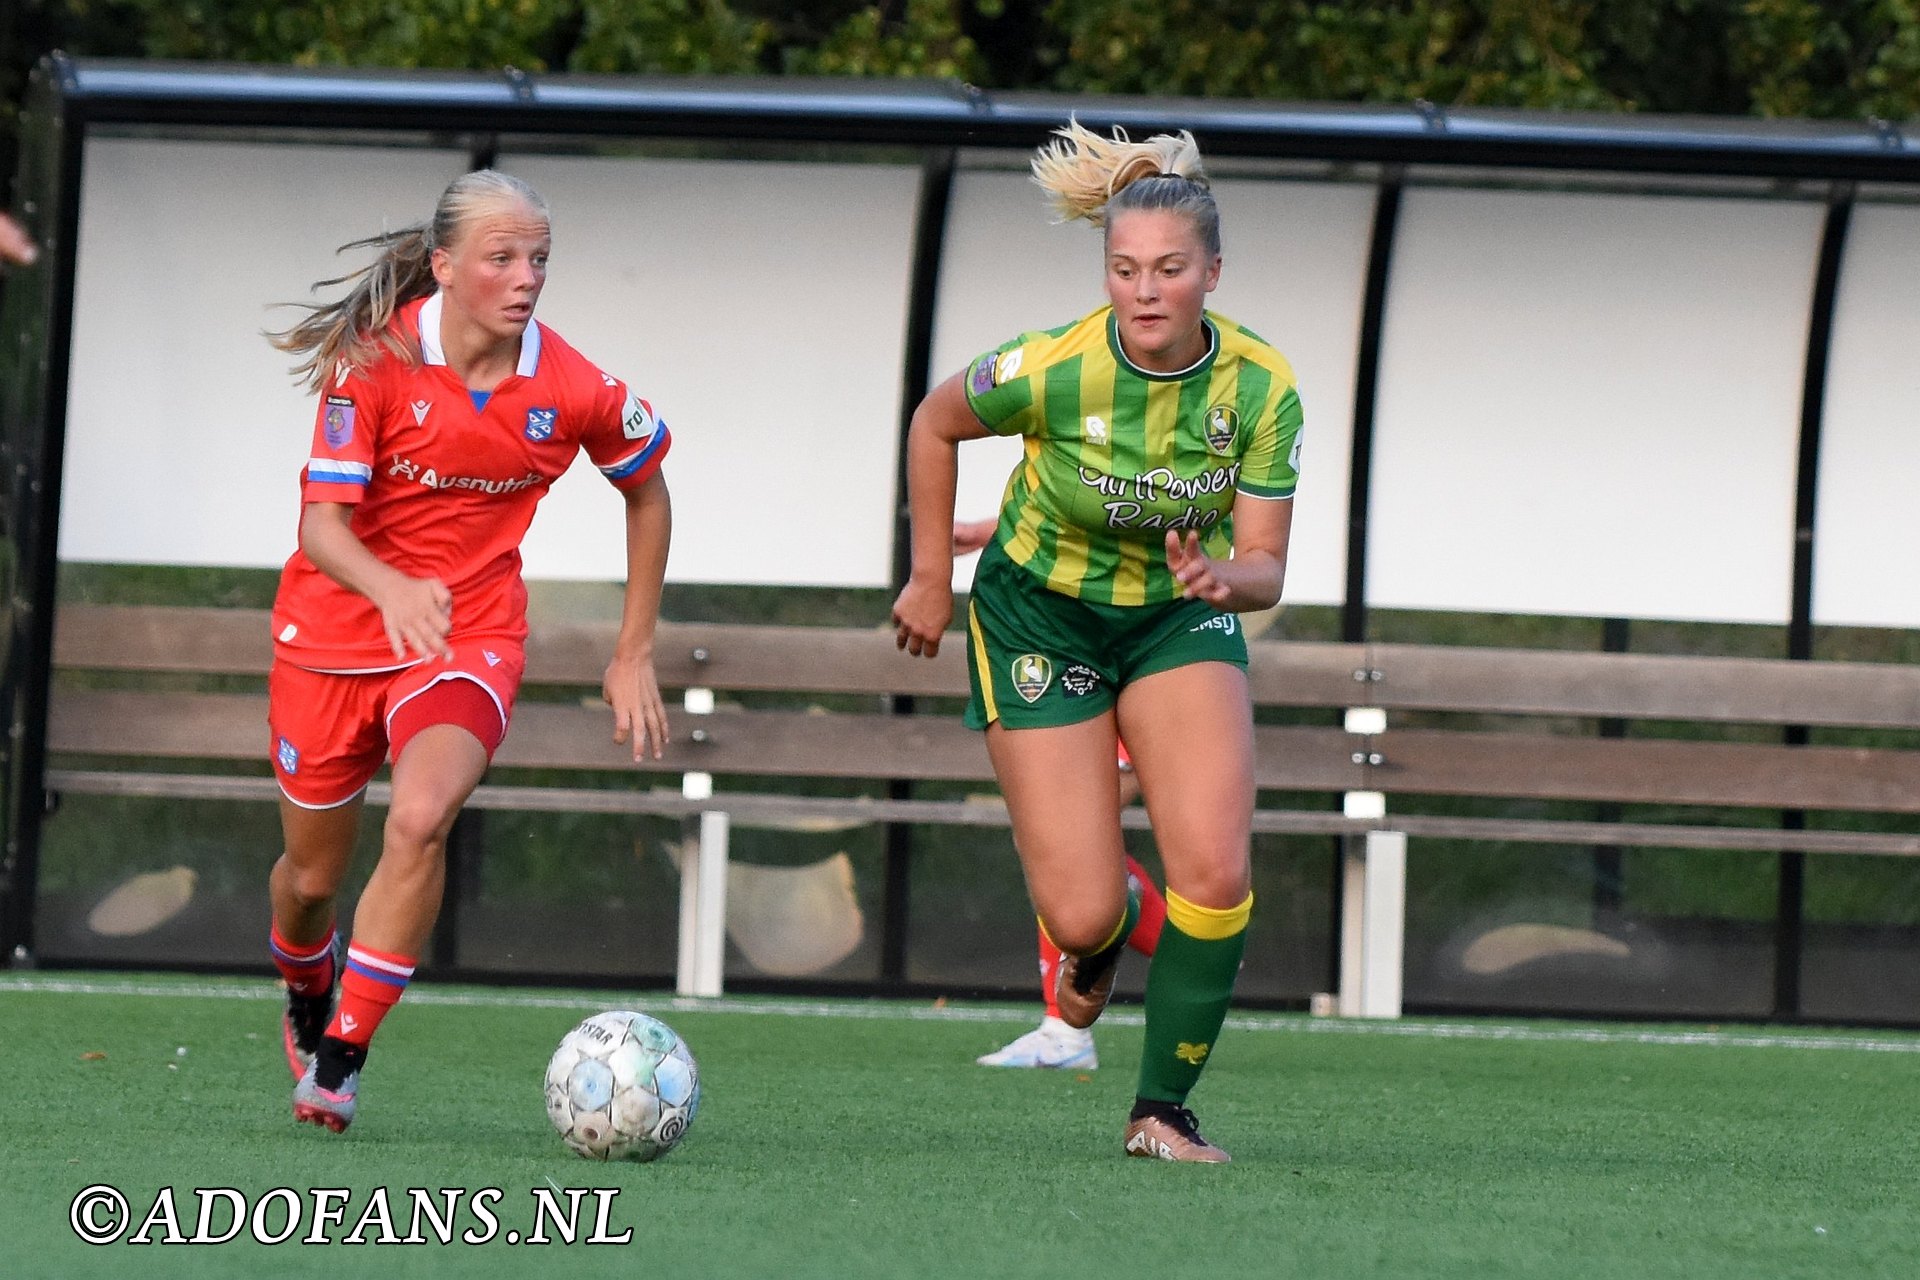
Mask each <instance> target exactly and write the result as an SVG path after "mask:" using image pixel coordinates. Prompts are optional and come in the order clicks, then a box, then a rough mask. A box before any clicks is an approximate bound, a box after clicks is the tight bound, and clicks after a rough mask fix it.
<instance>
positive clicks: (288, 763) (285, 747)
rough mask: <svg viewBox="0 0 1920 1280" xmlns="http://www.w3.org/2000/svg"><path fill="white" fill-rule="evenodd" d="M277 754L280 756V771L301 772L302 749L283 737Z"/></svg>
mask: <svg viewBox="0 0 1920 1280" xmlns="http://www.w3.org/2000/svg"><path fill="white" fill-rule="evenodd" d="M277 754H278V755H279V757H280V771H281V772H282V773H298V772H300V749H299V748H298V747H296V746H294V745H293V744H292V743H291V742H288V741H287V740H286V739H285V738H282V739H280V746H279V748H278V751H277Z"/></svg>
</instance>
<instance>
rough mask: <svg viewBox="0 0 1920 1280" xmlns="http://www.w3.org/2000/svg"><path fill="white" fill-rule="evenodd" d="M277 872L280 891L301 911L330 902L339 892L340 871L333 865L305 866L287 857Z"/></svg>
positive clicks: (282, 859) (281, 862)
mask: <svg viewBox="0 0 1920 1280" xmlns="http://www.w3.org/2000/svg"><path fill="white" fill-rule="evenodd" d="M277 871H278V877H277V878H278V880H279V882H280V887H281V890H282V891H283V892H284V893H285V894H286V896H287V897H290V898H292V899H293V902H294V905H295V906H297V907H298V908H300V909H301V910H303V911H305V910H308V909H311V908H314V907H320V906H324V905H326V904H327V903H329V902H332V901H333V899H334V898H335V897H336V896H337V895H338V894H339V892H340V878H341V870H340V869H339V868H338V867H336V866H334V865H331V864H329V865H313V866H307V865H303V864H301V863H300V862H297V861H295V860H294V858H293V857H292V856H291V855H288V856H286V857H283V858H281V859H280V866H279V867H278V868H277Z"/></svg>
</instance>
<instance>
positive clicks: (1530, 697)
mask: <svg viewBox="0 0 1920 1280" xmlns="http://www.w3.org/2000/svg"><path fill="white" fill-rule="evenodd" d="M1368 661H1369V662H1370V664H1371V668H1372V669H1373V670H1375V671H1378V672H1379V673H1380V676H1381V678H1380V679H1378V680H1376V681H1372V682H1370V683H1369V685H1368V686H1367V687H1368V689H1369V690H1370V691H1371V692H1370V694H1369V695H1368V701H1369V702H1370V704H1371V705H1374V706H1382V707H1386V708H1389V709H1396V708H1397V709H1401V710H1424V711H1480V712H1495V713H1503V712H1504V713H1513V714H1523V715H1572V716H1593V717H1612V718H1617V719H1625V720H1634V719H1653V720H1705V721H1715V722H1723V723H1727V722H1746V723H1755V724H1782V725H1786V724H1799V725H1836V726H1840V725H1849V726H1860V727H1867V728H1899V729H1913V728H1920V667H1913V666H1906V665H1901V664H1894V663H1874V662H1790V661H1787V660H1785V659H1763V658H1705V657H1664V656H1655V655H1651V654H1633V653H1559V652H1547V651H1541V650H1526V649H1481V648H1464V647H1448V646H1439V645H1375V646H1373V647H1372V650H1371V652H1370V653H1369V656H1368Z"/></svg>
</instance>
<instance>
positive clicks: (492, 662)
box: [480, 649, 500, 667]
mask: <svg viewBox="0 0 1920 1280" xmlns="http://www.w3.org/2000/svg"><path fill="white" fill-rule="evenodd" d="M480 652H481V653H482V654H483V655H484V656H485V657H486V659H487V665H488V666H490V667H497V666H499V665H500V655H499V654H497V653H495V652H494V651H493V650H491V649H482V650H481V651H480Z"/></svg>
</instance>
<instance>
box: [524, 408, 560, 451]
mask: <svg viewBox="0 0 1920 1280" xmlns="http://www.w3.org/2000/svg"><path fill="white" fill-rule="evenodd" d="M557 413H558V410H554V409H529V410H527V439H529V440H532V441H534V442H535V443H538V442H539V441H542V440H550V439H552V438H553V420H554V417H555V416H556V415H557Z"/></svg>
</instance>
